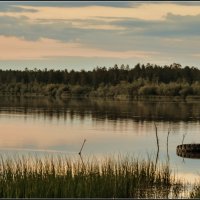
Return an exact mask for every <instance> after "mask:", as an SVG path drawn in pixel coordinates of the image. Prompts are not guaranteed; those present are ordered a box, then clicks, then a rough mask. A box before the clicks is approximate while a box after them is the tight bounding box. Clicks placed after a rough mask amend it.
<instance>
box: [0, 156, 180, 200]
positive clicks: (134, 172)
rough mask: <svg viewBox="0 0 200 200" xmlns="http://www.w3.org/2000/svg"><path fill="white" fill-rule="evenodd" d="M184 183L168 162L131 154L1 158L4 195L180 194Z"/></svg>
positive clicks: (0, 183) (0, 192) (0, 187)
mask: <svg viewBox="0 0 200 200" xmlns="http://www.w3.org/2000/svg"><path fill="white" fill-rule="evenodd" d="M182 188H183V184H182V183H181V182H180V181H178V180H176V178H175V176H173V175H172V173H171V171H170V169H169V166H168V165H167V164H162V165H159V166H158V165H157V166H155V163H154V162H153V161H151V160H141V161H139V159H134V158H131V157H118V158H109V157H107V158H104V159H102V160H100V161H99V160H98V159H96V158H87V159H84V164H83V163H82V162H81V161H80V159H74V158H67V157H59V156H56V157H50V156H49V157H45V158H38V157H37V156H34V157H33V156H32V157H13V158H7V157H1V160H0V197H1V198H30V197H32V198H40V197H42V198H48V197H51V198H54V197H56V198H67V197H68V198H70V197H73V198H78V197H81V198H84V197H86V198H87V197H88V198H89V197H90V198H92V197H104V198H106V197H107V198H109V197H120V198H123V197H126V198H128V197H134V198H170V197H179V196H180V193H181V190H182Z"/></svg>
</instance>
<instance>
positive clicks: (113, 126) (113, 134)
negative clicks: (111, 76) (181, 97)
mask: <svg viewBox="0 0 200 200" xmlns="http://www.w3.org/2000/svg"><path fill="white" fill-rule="evenodd" d="M154 123H156V126H157V128H158V130H157V131H158V132H157V134H158V138H159V151H158V148H157V142H156V135H155V124H154ZM199 129H200V102H169V101H162V102H159V101H157V102H156V101H152V102H149V101H148V102H147V101H132V102H128V101H112V100H105V101H104V100H95V99H93V100H92V99H90V100H89V99H87V100H86V99H56V98H47V97H40V98H39V97H37V98H36V97H35V98H22V97H17V98H16V97H0V152H1V153H2V152H19V153H20V154H21V153H24V152H37V153H38V152H41V154H44V153H46V152H48V153H58V154H65V153H66V154H73V155H76V156H78V152H79V151H80V148H81V144H82V143H83V141H84V139H87V142H86V144H85V146H84V149H83V155H84V156H86V155H94V156H103V157H104V156H105V155H110V154H111V155H113V154H117V155H118V154H119V153H121V154H125V155H126V154H131V155H133V156H134V155H135V156H136V157H137V156H139V157H141V158H146V157H145V156H149V155H150V157H152V156H154V157H155V162H157V161H156V160H159V161H166V159H167V160H168V162H169V161H170V164H171V165H173V166H174V168H175V169H176V167H177V166H178V169H179V171H180V172H181V173H182V174H193V175H194V174H195V173H196V172H198V170H199V164H200V160H189V161H188V160H186V161H185V162H184V163H183V162H182V158H181V157H179V156H177V154H176V147H177V145H178V144H180V143H181V141H182V135H183V133H188V134H187V138H186V141H187V142H188V143H194V142H200V141H197V140H198V138H200V137H199ZM169 131H170V133H169ZM191 169H192V170H193V172H191ZM191 177H194V176H191Z"/></svg>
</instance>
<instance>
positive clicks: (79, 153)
mask: <svg viewBox="0 0 200 200" xmlns="http://www.w3.org/2000/svg"><path fill="white" fill-rule="evenodd" d="M85 142H86V139H84V141H83V144H82V146H81V149H80V151H79V153H78V154H79V155H81V152H82V150H83V146H84V144H85Z"/></svg>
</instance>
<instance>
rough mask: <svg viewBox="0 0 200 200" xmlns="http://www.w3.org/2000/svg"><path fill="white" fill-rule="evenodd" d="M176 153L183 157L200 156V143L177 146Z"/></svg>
mask: <svg viewBox="0 0 200 200" xmlns="http://www.w3.org/2000/svg"><path fill="white" fill-rule="evenodd" d="M176 154H177V155H178V156H181V157H183V158H200V144H182V145H178V146H177V147H176Z"/></svg>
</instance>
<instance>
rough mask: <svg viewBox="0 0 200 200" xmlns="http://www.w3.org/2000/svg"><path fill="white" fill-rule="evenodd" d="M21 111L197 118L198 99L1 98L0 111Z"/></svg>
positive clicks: (47, 114)
mask: <svg viewBox="0 0 200 200" xmlns="http://www.w3.org/2000/svg"><path fill="white" fill-rule="evenodd" d="M1 112H4V113H5V112H6V113H12V114H14V113H23V114H34V115H36V114H37V115H40V116H41V115H43V116H44V118H46V117H48V118H52V117H57V118H58V119H59V118H61V117H62V118H64V119H66V118H67V117H70V119H72V120H73V119H74V117H75V116H77V115H78V116H79V118H80V119H81V120H84V118H85V117H88V116H89V117H92V118H93V119H96V120H106V119H109V120H113V121H118V120H126V119H132V120H134V121H136V122H137V121H172V122H177V121H199V120H200V102H185V101H182V102H172V101H171V102H169V101H162V102H158V101H157V102H155V101H152V102H149V101H148V102H147V101H133V102H128V101H112V100H94V99H90V100H89V99H61V98H47V97H40V98H38V97H37V98H36V97H35V98H28V97H27V98H25V97H0V113H1Z"/></svg>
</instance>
